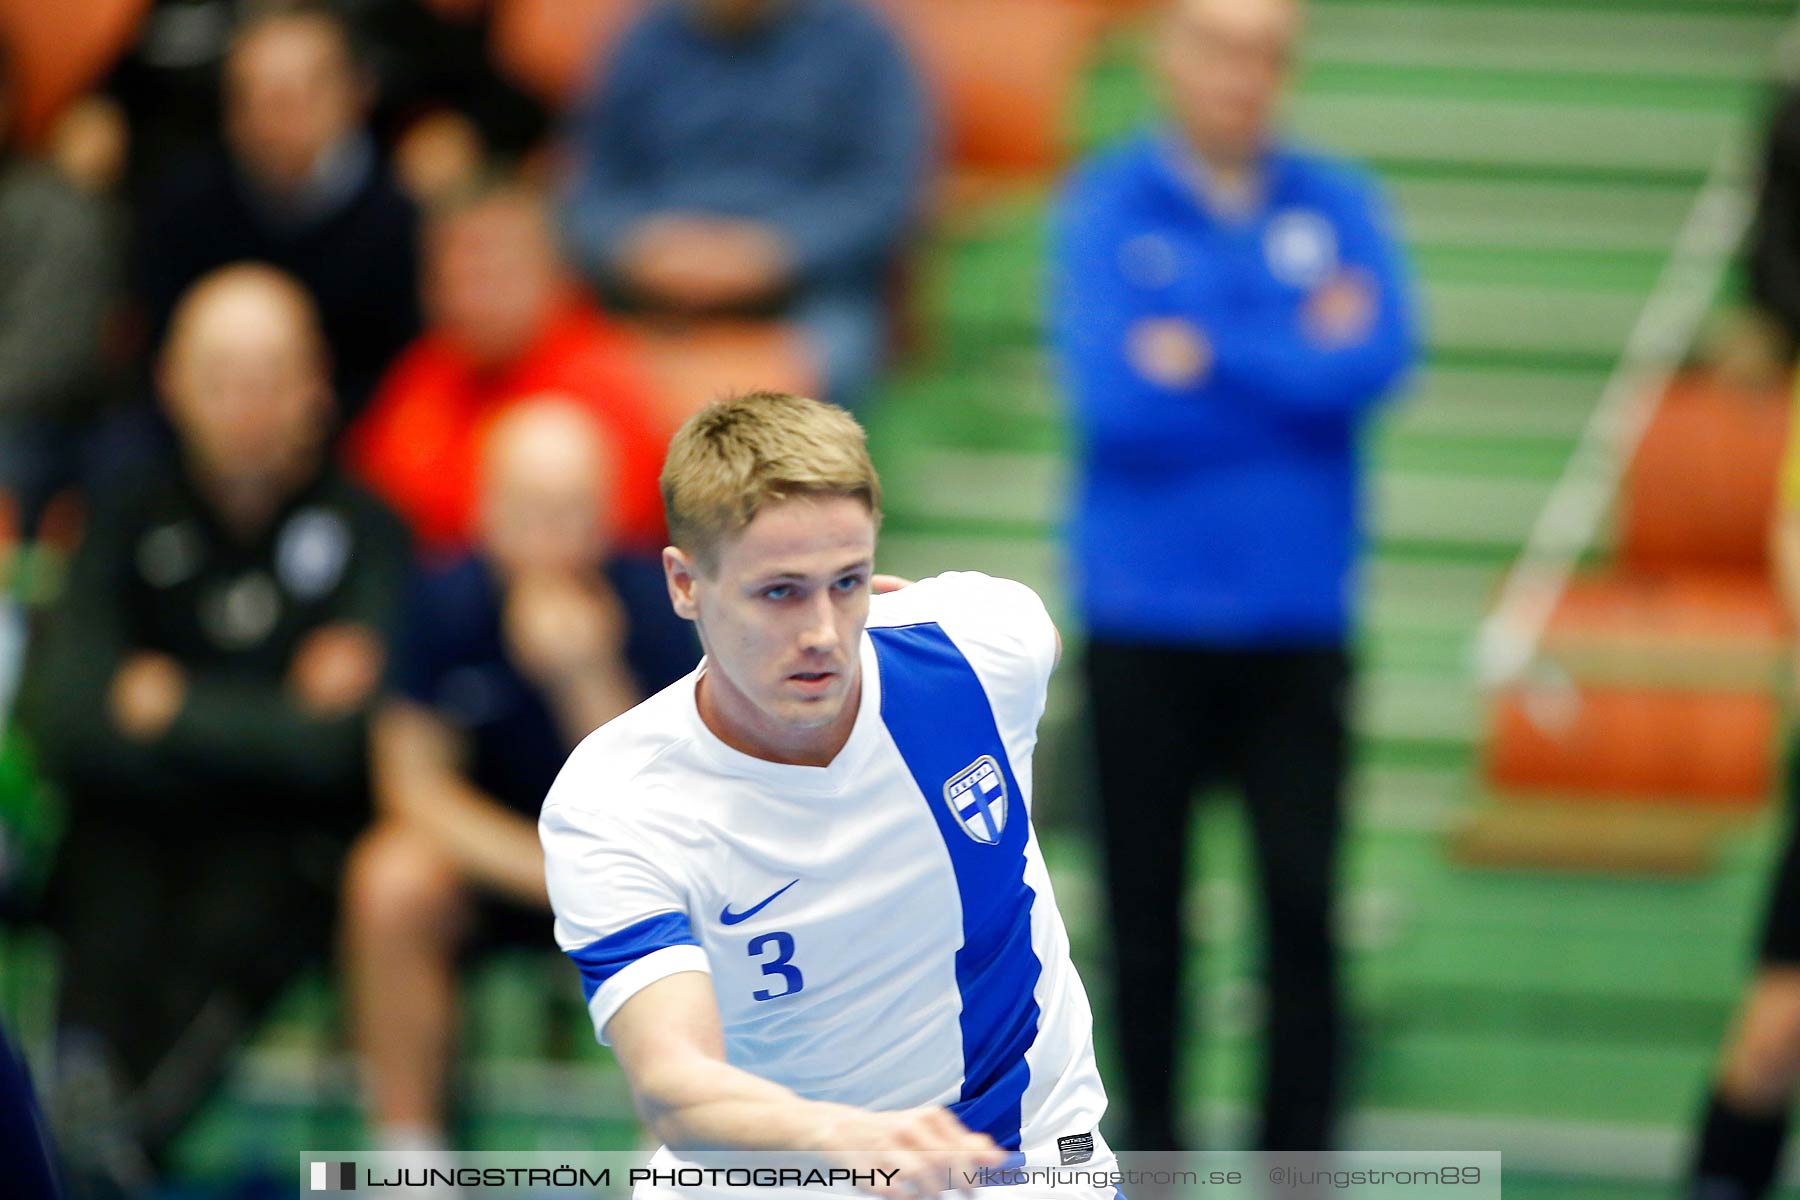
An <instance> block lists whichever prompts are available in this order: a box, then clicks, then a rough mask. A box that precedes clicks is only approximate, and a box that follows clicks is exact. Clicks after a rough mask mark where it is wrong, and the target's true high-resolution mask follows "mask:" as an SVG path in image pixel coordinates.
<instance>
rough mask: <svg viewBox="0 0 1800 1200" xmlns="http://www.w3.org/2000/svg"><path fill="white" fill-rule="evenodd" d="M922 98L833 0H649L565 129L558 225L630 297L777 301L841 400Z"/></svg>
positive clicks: (890, 248)
mask: <svg viewBox="0 0 1800 1200" xmlns="http://www.w3.org/2000/svg"><path fill="white" fill-rule="evenodd" d="M928 143H929V131H928V122H927V118H926V112H925V105H924V101H923V100H922V98H921V93H920V89H919V85H918V82H917V81H916V80H915V79H914V76H913V72H912V68H911V67H910V65H909V64H908V62H907V59H906V56H905V52H904V51H903V50H902V49H901V47H900V46H899V45H898V44H897V43H896V42H895V40H894V38H893V37H892V36H891V35H890V34H889V33H888V32H887V31H886V30H885V29H884V28H883V27H882V26H881V25H880V24H879V22H878V21H877V20H876V18H875V17H873V16H872V15H870V14H869V13H868V12H867V11H866V10H865V9H864V7H863V6H861V5H859V4H856V3H852V2H850V0H668V2H665V3H660V4H657V5H655V6H654V7H653V8H652V9H651V10H650V11H649V12H648V13H647V14H646V15H645V16H644V17H643V18H642V19H641V20H640V21H639V22H638V23H637V24H636V25H634V26H633V27H632V28H631V29H630V30H629V32H627V33H626V34H625V36H624V37H623V38H622V39H621V41H620V42H619V44H618V46H617V47H616V48H615V50H614V51H613V53H612V55H611V57H610V58H609V59H608V60H607V65H606V70H605V74H604V76H603V77H602V78H600V79H599V80H598V81H597V85H596V86H595V88H594V89H593V92H592V94H591V96H590V97H589V98H588V100H587V101H586V102H585V103H584V104H583V105H582V106H581V108H580V110H579V112H578V113H577V114H576V116H575V118H574V123H573V125H572V127H571V129H570V132H569V138H568V147H567V150H568V156H569V160H570V167H571V173H570V178H569V186H568V192H567V196H566V210H565V217H564V223H565V228H566V233H567V236H568V239H569V241H570V243H571V245H572V246H573V247H574V248H575V253H576V255H577V257H578V259H579V261H580V263H581V265H582V267H583V269H585V270H587V271H588V272H590V273H591V274H592V275H593V276H594V277H595V278H596V279H597V280H599V281H600V282H601V283H602V284H603V285H604V286H605V287H606V288H607V289H608V290H609V292H611V293H612V294H614V295H617V296H619V297H621V299H622V300H623V301H624V302H626V303H628V304H631V305H633V306H636V307H639V308H642V309H646V310H652V311H669V312H677V313H695V314H716V313H732V312H738V313H742V312H751V313H771V312H783V313H786V314H788V315H790V316H791V317H793V318H794V319H796V320H797V321H799V322H800V324H801V325H802V326H803V327H804V328H805V330H806V331H807V333H808V335H809V338H810V340H811V341H812V343H813V352H814V354H815V355H817V357H818V360H819V363H820V366H821V371H822V374H823V377H824V379H825V382H826V390H827V391H828V393H829V394H830V396H831V398H832V399H834V400H837V401H839V402H841V403H854V402H855V401H857V400H860V399H861V398H862V396H863V395H864V394H865V392H866V391H867V390H868V388H869V387H870V386H871V385H872V383H873V382H874V377H875V374H876V372H877V370H878V368H879V366H880V361H881V357H882V354H883V351H884V346H885V314H884V311H883V303H882V294H883V289H884V285H885V283H886V280H887V276H888V273H889V271H890V269H891V268H892V265H893V262H894V259H895V257H896V255H897V254H898V253H899V251H900V249H901V245H902V242H903V241H904V239H905V237H906V235H907V232H908V229H909V227H910V226H911V224H912V222H913V220H914V218H915V216H916V215H917V213H918V209H919V206H920V203H921V186H922V184H923V183H924V182H925V178H926V168H927V165H928V163H927V160H928V157H929V146H928Z"/></svg>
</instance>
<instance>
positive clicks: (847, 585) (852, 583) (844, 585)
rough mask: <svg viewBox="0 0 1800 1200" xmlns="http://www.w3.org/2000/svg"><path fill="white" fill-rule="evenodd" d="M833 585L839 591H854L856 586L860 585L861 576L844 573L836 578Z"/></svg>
mask: <svg viewBox="0 0 1800 1200" xmlns="http://www.w3.org/2000/svg"><path fill="white" fill-rule="evenodd" d="M835 586H836V587H837V590H838V591H840V592H854V591H855V590H856V589H857V588H859V587H861V586H862V576H861V575H846V576H844V577H843V578H842V579H840V580H838V581H837V583H836V585H835Z"/></svg>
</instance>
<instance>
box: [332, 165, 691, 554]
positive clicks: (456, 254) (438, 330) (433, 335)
mask: <svg viewBox="0 0 1800 1200" xmlns="http://www.w3.org/2000/svg"><path fill="white" fill-rule="evenodd" d="M424 237H425V245H424V255H425V267H424V301H425V310H426V316H427V320H428V327H427V329H426V331H425V333H424V334H422V335H421V336H420V337H419V338H418V339H417V340H415V341H414V342H413V343H412V344H411V345H410V346H409V347H407V349H406V350H405V351H404V352H403V353H402V354H401V355H400V357H399V358H397V359H396V360H395V361H394V364H393V365H392V366H391V367H390V368H389V369H388V372H387V374H386V376H385V377H384V378H383V379H382V382H381V385H380V387H379V388H378V389H377V391H376V394H375V398H374V400H373V402H372V403H371V404H370V406H369V410H368V411H367V412H366V413H364V414H363V416H362V417H361V418H360V419H359V420H358V421H357V422H356V423H355V424H354V425H352V426H351V428H350V430H349V431H348V434H347V437H346V440H345V452H346V454H347V455H348V457H349V460H350V463H351V465H352V467H353V468H354V469H355V470H356V471H357V472H358V473H359V474H360V475H361V476H362V477H363V478H364V479H365V480H366V481H367V482H368V484H369V485H370V486H371V487H372V488H373V489H374V490H375V491H377V492H378V493H380V494H381V496H382V497H383V498H384V499H385V500H387V501H388V503H389V504H391V505H393V507H394V508H395V509H396V510H397V511H399V512H400V514H401V515H402V516H404V517H405V518H406V520H407V522H408V523H409V524H410V525H411V526H412V528H413V532H414V535H415V536H416V537H417V539H418V542H419V545H420V548H421V550H422V551H423V552H424V553H425V554H427V555H429V556H435V557H443V556H447V555H450V554H454V553H456V552H458V551H460V550H463V549H466V548H467V547H468V545H469V543H470V541H471V536H472V532H473V527H474V521H475V512H476V479H477V475H478V470H477V467H478V458H479V448H480V446H481V444H482V440H483V437H484V435H485V433H486V431H487V428H488V426H489V425H491V424H492V423H493V421H494V420H495V418H496V417H498V416H499V415H500V414H501V413H502V412H504V411H506V410H507V409H509V408H511V407H512V406H513V405H515V404H517V403H519V402H520V401H522V400H526V399H528V398H530V397H532V396H537V395H543V394H545V393H554V394H557V395H561V396H565V397H569V398H572V399H574V400H576V401H578V402H579V403H581V404H582V405H584V406H586V407H589V408H590V409H591V410H592V411H593V413H594V415H595V416H596V417H597V418H598V419H599V420H600V421H601V422H602V423H603V424H604V425H605V426H606V429H607V432H608V434H609V436H610V440H611V442H612V444H613V445H614V446H615V447H616V449H617V454H618V461H617V463H616V464H615V478H616V482H615V485H614V488H613V492H612V494H611V495H610V496H609V497H608V498H607V504H608V523H609V525H610V527H611V528H612V529H613V530H614V531H615V537H616V539H617V543H618V545H619V548H620V550H621V551H622V552H625V553H631V552H634V551H643V552H646V553H649V554H655V553H657V552H659V551H660V549H661V547H662V545H663V542H664V541H665V540H666V539H665V537H664V532H663V520H662V502H661V498H660V496H659V495H658V494H657V490H656V476H657V472H658V470H659V469H660V468H661V466H662V450H663V446H664V445H666V444H667V442H668V438H669V435H670V432H671V430H669V429H667V428H664V423H663V422H662V421H661V420H660V419H659V418H658V416H657V412H658V409H657V406H656V405H655V403H654V401H653V398H652V395H651V392H650V390H649V385H648V384H647V383H646V382H645V380H644V378H643V376H642V373H641V371H640V369H639V366H638V362H637V358H636V354H635V352H634V349H633V346H632V343H631V341H630V339H629V337H628V336H627V335H626V334H624V333H622V332H620V331H619V330H617V329H615V328H614V327H613V326H611V325H610V324H608V322H607V321H606V319H605V318H604V317H603V316H602V315H601V313H600V311H599V309H598V308H597V307H596V306H595V304H594V302H593V300H592V299H591V298H590V297H589V296H588V295H587V294H586V293H585V292H583V291H582V289H581V287H580V286H579V285H578V284H577V283H576V282H574V279H573V277H572V276H571V275H570V274H569V273H568V272H567V271H566V269H565V268H564V266H563V263H562V261H561V259H560V258H559V257H558V254H557V250H556V245H555V242H554V238H553V234H552V232H551V225H550V219H549V215H548V212H547V210H546V209H545V207H544V204H543V201H542V198H541V197H539V196H538V195H537V194H535V193H534V192H532V191H531V190H530V189H528V188H526V187H524V186H522V185H519V184H516V183H513V182H507V181H489V182H485V183H483V184H480V185H478V186H476V187H473V188H470V189H468V190H467V191H465V192H463V193H460V194H457V195H455V196H452V197H450V198H448V199H446V200H445V201H444V202H443V203H442V204H441V205H440V206H439V207H437V208H436V209H434V210H433V212H432V213H431V215H430V217H429V220H428V222H427V225H426V229H425V235H424Z"/></svg>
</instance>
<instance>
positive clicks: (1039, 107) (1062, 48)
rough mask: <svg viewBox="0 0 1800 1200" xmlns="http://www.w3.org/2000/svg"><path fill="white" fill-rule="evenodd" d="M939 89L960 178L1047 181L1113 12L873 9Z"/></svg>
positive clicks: (1037, 6) (978, 2)
mask: <svg viewBox="0 0 1800 1200" xmlns="http://www.w3.org/2000/svg"><path fill="white" fill-rule="evenodd" d="M873 3H874V4H875V5H876V7H877V8H879V9H880V10H881V11H882V12H883V13H884V14H885V15H886V16H887V18H888V20H889V21H890V22H892V24H893V26H894V28H895V29H896V30H897V31H898V32H899V33H900V35H901V37H903V38H904V39H905V40H906V42H907V44H908V45H909V46H911V47H912V50H913V54H914V55H915V57H916V59H917V61H918V63H919V65H920V70H921V71H922V72H923V73H924V75H925V77H926V79H927V80H928V81H929V82H930V84H931V86H932V89H933V91H934V93H935V96H936V101H937V105H938V111H939V114H940V118H941V120H942V122H943V125H944V129H945V137H944V151H945V156H946V159H947V161H948V163H949V165H950V166H951V168H952V169H953V170H956V171H959V172H973V173H976V174H978V175H981V176H986V177H990V178H992V177H998V178H1002V179H1021V178H1026V179H1029V178H1037V177H1043V176H1048V175H1049V174H1050V173H1051V172H1053V171H1055V170H1056V169H1057V168H1058V167H1060V166H1061V165H1062V164H1063V162H1064V160H1065V159H1066V158H1067V156H1068V153H1069V144H1068V139H1067V120H1066V117H1067V115H1068V113H1069V111H1070V106H1071V103H1072V101H1073V100H1074V97H1075V91H1076V87H1077V85H1078V84H1079V83H1080V79H1081V70H1082V67H1083V65H1084V64H1085V63H1086V61H1087V56H1088V52H1089V50H1090V49H1091V48H1092V46H1093V43H1094V39H1095V36H1096V35H1097V34H1098V33H1099V32H1100V31H1101V29H1103V28H1104V26H1105V23H1106V17H1107V13H1106V9H1105V8H1104V7H1103V6H1101V5H1098V4H1095V3H1093V2H1092V0H873Z"/></svg>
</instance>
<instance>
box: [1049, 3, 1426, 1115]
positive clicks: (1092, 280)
mask: <svg viewBox="0 0 1800 1200" xmlns="http://www.w3.org/2000/svg"><path fill="white" fill-rule="evenodd" d="M1299 20H1300V10H1299V5H1298V4H1297V3H1296V2H1295V0H1174V2H1173V3H1171V5H1170V7H1169V11H1168V13H1167V15H1166V17H1165V24H1164V26H1163V28H1162V30H1161V32H1160V36H1159V40H1158V58H1159V67H1160V69H1161V74H1162V76H1163V78H1164V82H1165V85H1166V89H1167V92H1168V94H1169V97H1170V102H1171V103H1170V108H1171V112H1170V117H1171V119H1170V120H1169V122H1168V123H1167V124H1165V125H1162V126H1159V127H1156V128H1153V129H1151V130H1149V131H1147V132H1145V133H1143V134H1142V135H1140V136H1138V137H1136V138H1134V139H1132V140H1130V141H1128V142H1126V143H1125V144H1124V145H1122V146H1120V147H1118V148H1116V149H1113V150H1111V151H1109V152H1107V153H1104V154H1102V155H1101V156H1099V157H1098V158H1096V159H1095V160H1094V161H1092V162H1090V163H1088V164H1086V165H1085V166H1084V167H1083V168H1082V169H1081V170H1080V171H1078V173H1077V174H1076V175H1075V177H1074V178H1073V179H1072V180H1071V182H1070V183H1069V185H1068V187H1067V189H1066V192H1065V194H1064V195H1063V197H1062V201H1061V205H1060V209H1059V214H1058V220H1057V225H1056V232H1055V246H1054V256H1055V272H1054V276H1055V283H1054V285H1053V292H1054V294H1053V298H1052V307H1053V322H1054V330H1055V334H1054V336H1055V339H1056V343H1057V348H1058V350H1059V351H1060V354H1061V357H1062V362H1063V367H1064V371H1065V375H1066V380H1067V387H1068V392H1069V395H1070V399H1071V402H1072V406H1073V412H1074V416H1075V423H1076V428H1077V432H1078V442H1079V447H1080V467H1081V470H1080V473H1079V484H1078V489H1079V490H1078V494H1077V497H1076V502H1075V506H1074V515H1073V542H1074V545H1073V554H1072V559H1073V565H1074V568H1075V571H1076V575H1077V580H1076V593H1077V597H1078V600H1079V603H1080V606H1081V608H1082V610H1083V614H1084V616H1085V619H1086V623H1087V628H1088V632H1089V650H1088V658H1087V672H1088V684H1089V688H1090V698H1091V706H1092V711H1093V719H1094V726H1095V729H1094V732H1095V739H1096V740H1095V744H1096V751H1097V755H1098V762H1099V774H1100V782H1101V802H1102V808H1103V811H1104V832H1105V835H1106V860H1107V870H1108V877H1109V899H1110V902H1111V910H1112V922H1113V945H1114V950H1115V955H1116V966H1117V971H1118V977H1117V978H1118V989H1119V991H1118V996H1119V1010H1120V1013H1121V1029H1120V1039H1121V1046H1122V1050H1123V1067H1124V1072H1123V1076H1124V1080H1125V1089H1126V1098H1127V1101H1128V1106H1129V1111H1130V1113H1131V1126H1130V1128H1129V1131H1128V1139H1129V1140H1126V1141H1122V1142H1120V1143H1119V1144H1120V1145H1121V1146H1126V1147H1131V1148H1136V1149H1145V1148H1149V1149H1161V1148H1167V1147H1175V1146H1179V1145H1180V1144H1181V1142H1180V1139H1179V1135H1178V1131H1177V1128H1176V1123H1177V1112H1176V1107H1177V1106H1176V1103H1175V1097H1174V1088H1173V1081H1174V1079H1175V1078H1176V1077H1177V1067H1176V1063H1177V1058H1176V1053H1175V1051H1176V1020H1175V1017H1176V1012H1177V1002H1176V998H1177V995H1178V992H1179V988H1180V981H1181V970H1180V968H1181V960H1182V957H1183V955H1182V951H1183V939H1182V931H1181V913H1182V904H1181V895H1182V888H1183V884H1184V882H1185V873H1186V870H1187V854H1186V851H1187V848H1188V837H1187V818H1188V811H1189V798H1190V796H1191V795H1192V793H1193V792H1194V790H1195V789H1196V787H1198V786H1202V785H1205V784H1208V783H1214V782H1230V783H1232V784H1235V785H1236V786H1238V787H1239V788H1240V789H1241V791H1242V793H1243V796H1244V801H1245V805H1246V807H1247V809H1248V814H1249V817H1250V823H1251V828H1252V830H1253V832H1254V836H1255V846H1256V857H1257V864H1256V865H1257V868H1258V872H1257V874H1258V878H1259V880H1260V884H1261V888H1262V900H1263V905H1264V913H1265V916H1266V928H1267V929H1268V933H1269V939H1270V944H1269V948H1268V955H1267V963H1268V966H1267V981H1268V1002H1269V1008H1268V1016H1269V1026H1268V1033H1269V1041H1268V1047H1269V1048H1268V1058H1267V1064H1266V1072H1265V1079H1264V1084H1265V1088H1264V1096H1263V1109H1262V1123H1261V1128H1260V1130H1259V1140H1260V1144H1261V1145H1262V1146H1263V1147H1264V1148H1268V1149H1301V1150H1313V1149H1321V1148H1324V1147H1326V1146H1327V1145H1329V1143H1330V1140H1331V1136H1332V1124H1333V1120H1334V1117H1335V1114H1336V1109H1337V1103H1338V1085H1337V1081H1338V1076H1339V1067H1338V1056H1339V1027H1340V1017H1339V987H1338V972H1337V968H1336V963H1335V952H1334V948H1333V946H1332V939H1331V926H1332V896H1333V891H1334V877H1335V865H1336V857H1337V847H1338V841H1339V829H1340V825H1341V818H1340V811H1341V791H1342V783H1343V777H1344V770H1345V760H1346V750H1345V743H1346V728H1345V698H1346V692H1347V684H1348V675H1349V661H1348V655H1347V643H1348V639H1349V636H1350V631H1351V624H1352V615H1353V608H1354V599H1355V593H1356V584H1357V579H1356V563H1357V558H1358V555H1359V547H1360V541H1361V517H1360V511H1361V490H1362V488H1361V482H1362V481H1361V468H1360V463H1359V442H1360V440H1361V436H1362V432H1363V429H1364V425H1365V423H1366V420H1367V418H1368V416H1369V415H1370V413H1371V412H1372V411H1373V409H1374V408H1375V406H1376V405H1377V404H1378V403H1379V402H1380V401H1381V400H1382V398H1383V397H1385V396H1387V395H1389V394H1391V393H1392V392H1393V391H1394V389H1395V387H1396V385H1397V383H1398V381H1399V380H1400V378H1401V376H1402V375H1403V374H1404V373H1405V371H1406V369H1407V367H1408V366H1409V364H1411V363H1412V361H1413V359H1414V358H1415V355H1416V333H1415V330H1414V325H1413V315H1412V299H1411V296H1410V287H1409V282H1408V278H1407V271H1406V267H1405V264H1404V262H1403V261H1402V257H1401V253H1400V250H1399V247H1398V246H1397V244H1396V241H1395V237H1394V234H1393V232H1392V230H1391V229H1390V227H1389V225H1388V222H1387V219H1386V217H1385V214H1384V212H1383V210H1382V205H1381V202H1380V199H1379V197H1378V196H1377V195H1376V193H1375V190H1374V188H1373V186H1372V184H1371V183H1370V181H1369V180H1368V178H1367V177H1366V176H1365V175H1364V174H1363V173H1362V172H1360V171H1359V170H1357V169H1355V168H1353V167H1350V166H1348V165H1346V164H1343V163H1339V162H1335V161H1332V160H1330V159H1327V158H1324V157H1321V156H1319V155H1316V154H1312V153H1308V152H1305V151H1302V150H1299V149H1296V148H1293V147H1291V146H1288V145H1285V144H1283V143H1281V142H1280V141H1278V140H1275V139H1274V138H1273V137H1272V136H1271V134H1270V128H1271V120H1272V113H1273V109H1274V107H1275V104H1276V101H1277V100H1278V98H1279V96H1280V93H1281V90H1282V86H1283V84H1284V82H1285V79H1286V75H1287V68H1288V65H1289V60H1290V56H1291V52H1292V48H1293V44H1294V41H1295V39H1296V37H1297V35H1298V32H1299Z"/></svg>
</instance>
